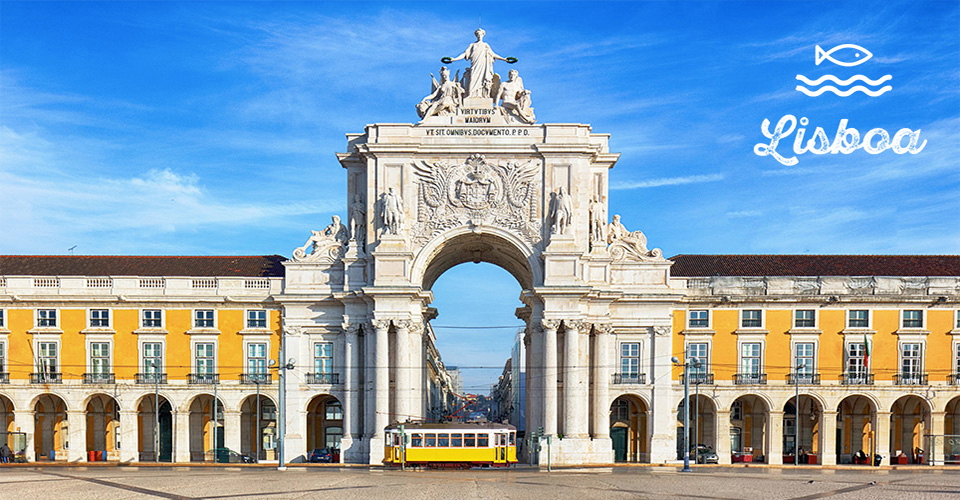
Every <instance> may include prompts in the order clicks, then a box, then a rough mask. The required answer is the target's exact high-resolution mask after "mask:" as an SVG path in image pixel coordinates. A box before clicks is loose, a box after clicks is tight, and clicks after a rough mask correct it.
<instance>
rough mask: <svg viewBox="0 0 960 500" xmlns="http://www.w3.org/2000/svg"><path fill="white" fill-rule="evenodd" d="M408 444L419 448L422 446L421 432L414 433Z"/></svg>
mask: <svg viewBox="0 0 960 500" xmlns="http://www.w3.org/2000/svg"><path fill="white" fill-rule="evenodd" d="M410 446H412V447H414V448H420V447H421V446H423V434H414V435H413V437H412V438H411V439H410Z"/></svg>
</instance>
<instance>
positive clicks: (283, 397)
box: [257, 337, 295, 470]
mask: <svg viewBox="0 0 960 500" xmlns="http://www.w3.org/2000/svg"><path fill="white" fill-rule="evenodd" d="M285 347H286V337H282V338H281V341H280V356H279V358H280V359H283V358H284V356H285V355H286V349H285ZM294 366H295V360H294V359H293V358H290V359H288V360H287V362H286V363H284V364H282V365H280V364H278V363H277V362H276V361H274V360H272V359H271V360H270V368H276V370H277V376H278V377H279V378H280V394H279V396H278V397H277V399H278V400H279V403H280V405H279V407H278V408H277V434H279V436H278V437H277V454H278V455H279V461H278V462H277V470H287V467H286V466H285V465H284V463H283V458H284V457H283V453H284V443H283V436H284V433H286V431H287V422H286V420H287V373H286V372H287V370H293V368H294ZM257 401H258V402H259V399H258V400H257Z"/></svg>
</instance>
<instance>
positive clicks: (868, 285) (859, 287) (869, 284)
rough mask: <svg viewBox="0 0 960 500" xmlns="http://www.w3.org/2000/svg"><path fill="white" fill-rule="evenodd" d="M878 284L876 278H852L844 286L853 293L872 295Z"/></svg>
mask: <svg viewBox="0 0 960 500" xmlns="http://www.w3.org/2000/svg"><path fill="white" fill-rule="evenodd" d="M876 284H877V283H876V279H874V278H850V279H849V280H847V281H846V283H844V286H846V287H847V289H848V290H850V291H851V292H853V293H859V294H871V293H873V289H874V287H875V286H876Z"/></svg>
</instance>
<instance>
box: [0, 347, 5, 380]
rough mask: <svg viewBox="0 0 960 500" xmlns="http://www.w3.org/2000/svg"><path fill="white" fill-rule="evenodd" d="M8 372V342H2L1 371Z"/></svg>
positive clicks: (0, 353) (0, 351) (0, 354)
mask: <svg viewBox="0 0 960 500" xmlns="http://www.w3.org/2000/svg"><path fill="white" fill-rule="evenodd" d="M6 372H7V344H5V343H3V342H0V373H6Z"/></svg>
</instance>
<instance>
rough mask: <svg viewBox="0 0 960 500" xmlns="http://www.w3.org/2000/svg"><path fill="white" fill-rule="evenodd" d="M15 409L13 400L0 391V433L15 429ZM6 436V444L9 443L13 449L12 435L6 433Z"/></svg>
mask: <svg viewBox="0 0 960 500" xmlns="http://www.w3.org/2000/svg"><path fill="white" fill-rule="evenodd" d="M15 411H16V407H15V406H14V404H13V400H12V399H10V398H9V397H8V396H6V395H5V394H3V393H0V433H4V432H7V433H9V432H14V431H15V430H16V428H17V425H16V422H15V420H14V412H15ZM6 438H7V439H6V441H7V445H9V446H10V448H11V449H14V443H13V438H12V436H10V435H9V434H8V435H7V436H6Z"/></svg>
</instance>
